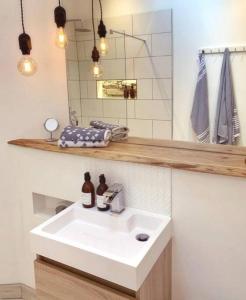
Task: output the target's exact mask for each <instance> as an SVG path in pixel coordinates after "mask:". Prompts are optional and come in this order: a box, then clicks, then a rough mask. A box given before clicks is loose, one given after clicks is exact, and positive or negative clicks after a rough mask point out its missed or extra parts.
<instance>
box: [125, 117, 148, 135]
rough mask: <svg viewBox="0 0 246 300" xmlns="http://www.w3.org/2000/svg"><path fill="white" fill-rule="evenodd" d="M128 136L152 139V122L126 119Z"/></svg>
mask: <svg viewBox="0 0 246 300" xmlns="http://www.w3.org/2000/svg"><path fill="white" fill-rule="evenodd" d="M127 122H128V127H129V129H130V132H129V136H137V137H142V138H152V121H151V120H138V119H128V121H127Z"/></svg>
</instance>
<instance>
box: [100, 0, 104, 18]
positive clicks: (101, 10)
mask: <svg viewBox="0 0 246 300" xmlns="http://www.w3.org/2000/svg"><path fill="white" fill-rule="evenodd" d="M99 4H100V12H101V20H102V19H103V9H102V1H101V0H99Z"/></svg>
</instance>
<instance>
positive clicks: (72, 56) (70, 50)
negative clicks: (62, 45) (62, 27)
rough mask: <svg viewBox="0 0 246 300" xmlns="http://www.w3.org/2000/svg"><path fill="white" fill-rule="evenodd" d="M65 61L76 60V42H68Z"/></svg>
mask: <svg viewBox="0 0 246 300" xmlns="http://www.w3.org/2000/svg"><path fill="white" fill-rule="evenodd" d="M66 59H67V60H78V56H77V46H76V42H72V41H69V43H68V45H67V48H66Z"/></svg>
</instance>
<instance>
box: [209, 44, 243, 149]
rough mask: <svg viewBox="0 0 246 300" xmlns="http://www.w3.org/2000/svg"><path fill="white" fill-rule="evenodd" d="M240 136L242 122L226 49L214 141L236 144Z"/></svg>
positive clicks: (228, 54)
mask: <svg viewBox="0 0 246 300" xmlns="http://www.w3.org/2000/svg"><path fill="white" fill-rule="evenodd" d="M239 138H240V124H239V117H238V112H237V106H236V102H235V97H234V90H233V82H232V74H231V64H230V51H229V49H228V48H226V49H225V52H224V57H223V64H222V69H221V76H220V87H219V96H218V103H217V111H216V121H215V130H214V139H213V141H214V143H216V144H229V145H235V144H237V142H238V141H239Z"/></svg>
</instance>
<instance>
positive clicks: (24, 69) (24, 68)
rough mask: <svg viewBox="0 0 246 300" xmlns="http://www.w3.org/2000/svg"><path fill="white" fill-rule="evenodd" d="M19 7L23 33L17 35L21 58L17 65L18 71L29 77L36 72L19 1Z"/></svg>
mask: <svg viewBox="0 0 246 300" xmlns="http://www.w3.org/2000/svg"><path fill="white" fill-rule="evenodd" d="M20 6H21V23H22V29H23V33H22V34H20V35H19V47H20V50H21V53H22V55H23V56H22V58H21V59H20V61H19V62H18V64H17V68H18V71H19V72H20V73H21V74H22V75H24V76H31V75H33V74H34V73H36V71H37V63H36V62H35V60H34V59H32V58H31V56H30V54H31V50H32V41H31V37H30V36H29V35H28V34H27V33H26V32H25V25H24V12H23V2H22V0H20Z"/></svg>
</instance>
